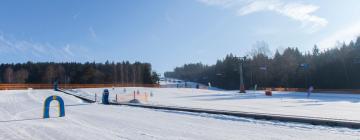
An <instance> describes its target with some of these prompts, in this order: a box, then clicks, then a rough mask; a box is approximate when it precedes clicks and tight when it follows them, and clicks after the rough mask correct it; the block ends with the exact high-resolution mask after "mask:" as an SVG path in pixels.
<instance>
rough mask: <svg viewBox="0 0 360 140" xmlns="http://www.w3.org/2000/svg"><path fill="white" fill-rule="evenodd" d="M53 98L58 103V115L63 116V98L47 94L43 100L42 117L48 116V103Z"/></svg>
mask: <svg viewBox="0 0 360 140" xmlns="http://www.w3.org/2000/svg"><path fill="white" fill-rule="evenodd" d="M53 100H57V101H58V103H59V117H64V116H65V105H64V100H63V99H62V98H61V97H60V96H56V95H54V96H49V97H47V98H46V99H45V102H44V114H43V117H44V119H45V118H50V115H49V110H50V103H51V101H53Z"/></svg>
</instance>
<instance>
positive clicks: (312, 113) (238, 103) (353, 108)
mask: <svg viewBox="0 0 360 140" xmlns="http://www.w3.org/2000/svg"><path fill="white" fill-rule="evenodd" d="M109 89H110V90H109V91H110V93H111V94H112V97H113V98H114V94H118V95H121V94H124V90H123V88H115V89H114V90H113V89H112V88H109ZM102 90H103V89H81V91H85V92H88V93H98V94H99V95H100V93H102ZM126 91H127V92H128V93H132V92H133V91H140V93H145V92H146V93H150V92H151V93H153V97H150V98H148V101H147V102H143V103H144V104H155V105H169V106H182V107H195V108H205V109H218V110H230V111H245V112H256V113H269V114H282V115H296V116H309V117H322V118H332V119H346V120H356V121H360V95H357V94H333V93H328V94H326V93H313V94H312V95H311V96H310V98H309V99H307V97H306V93H302V92H273V96H265V95H264V91H247V93H246V94H240V93H237V91H214V90H204V89H190V88H126Z"/></svg>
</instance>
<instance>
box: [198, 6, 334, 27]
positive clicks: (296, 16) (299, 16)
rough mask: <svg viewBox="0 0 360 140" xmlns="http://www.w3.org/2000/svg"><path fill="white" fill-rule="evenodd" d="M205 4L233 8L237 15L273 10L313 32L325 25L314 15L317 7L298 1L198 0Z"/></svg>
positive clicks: (323, 19) (322, 19) (324, 21)
mask: <svg viewBox="0 0 360 140" xmlns="http://www.w3.org/2000/svg"><path fill="white" fill-rule="evenodd" d="M199 1H200V2H203V3H205V4H207V5H214V6H220V7H224V8H229V9H233V10H235V11H236V12H237V14H238V15H239V16H245V15H249V14H253V13H256V12H264V11H269V12H275V13H278V14H280V15H283V16H286V17H289V18H290V19H293V20H296V21H299V22H301V23H302V26H303V27H309V31H310V32H315V31H317V30H319V29H321V28H323V27H325V26H327V24H328V21H327V20H326V19H325V18H322V17H319V16H316V15H314V12H316V11H317V10H318V9H319V7H318V6H315V5H311V4H303V3H299V2H284V1H282V0H199Z"/></svg>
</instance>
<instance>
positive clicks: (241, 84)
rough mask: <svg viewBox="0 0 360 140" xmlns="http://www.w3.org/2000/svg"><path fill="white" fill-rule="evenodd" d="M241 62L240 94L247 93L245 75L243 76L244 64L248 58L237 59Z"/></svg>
mask: <svg viewBox="0 0 360 140" xmlns="http://www.w3.org/2000/svg"><path fill="white" fill-rule="evenodd" d="M237 58H239V60H240V68H239V69H240V70H239V71H240V93H246V91H245V83H244V74H243V63H244V61H245V60H246V57H245V56H244V57H237Z"/></svg>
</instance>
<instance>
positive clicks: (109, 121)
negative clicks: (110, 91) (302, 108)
mask: <svg viewBox="0 0 360 140" xmlns="http://www.w3.org/2000/svg"><path fill="white" fill-rule="evenodd" d="M51 95H59V96H61V97H62V98H63V99H64V101H65V105H66V106H65V109H66V116H65V117H63V118H56V117H54V116H57V112H56V111H57V110H56V107H55V106H56V105H57V104H56V101H54V102H53V103H52V104H51V105H52V106H53V107H52V109H51V111H50V112H51V116H52V117H53V118H51V119H41V116H42V110H43V101H44V100H45V98H46V97H48V96H51ZM0 139H10V140H12V139H13V140H19V139H24V140H29V139H30V140H31V139H36V140H74V139H90V140H97V139H105V140H106V139H109V140H110V139H111V140H113V139H121V140H122V139H124V140H148V139H151V140H153V139H156V140H173V139H175V140H177V139H190V140H192V139H193V140H199V139H206V140H237V139H254V140H255V139H256V140H258V139H314V140H315V139H316V140H317V139H354V140H359V139H360V130H352V129H347V128H331V127H322V126H312V125H305V124H293V123H281V122H270V121H258V120H252V119H245V118H237V117H230V116H222V115H210V114H198V113H187V112H178V111H164V110H151V109H143V108H133V107H125V106H111V105H108V106H106V105H101V104H87V103H83V102H82V101H81V100H79V99H77V98H75V97H73V96H70V95H65V94H62V93H60V92H54V91H51V90H32V91H31V90H30V91H28V90H14V91H0Z"/></svg>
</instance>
